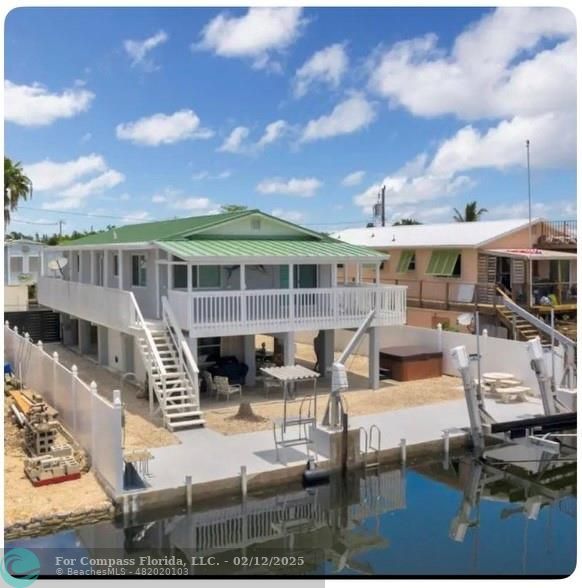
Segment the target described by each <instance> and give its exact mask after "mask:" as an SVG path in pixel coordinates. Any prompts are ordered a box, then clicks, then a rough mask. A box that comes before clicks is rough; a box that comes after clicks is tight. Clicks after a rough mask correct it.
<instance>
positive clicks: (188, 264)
mask: <svg viewBox="0 0 582 588" xmlns="http://www.w3.org/2000/svg"><path fill="white" fill-rule="evenodd" d="M51 249H52V250H58V251H59V252H60V254H61V255H62V256H64V257H66V258H67V259H68V263H67V265H66V266H65V268H64V270H63V272H62V275H61V274H60V272H51V271H49V270H47V268H46V267H43V276H42V277H41V278H40V280H39V284H38V298H39V303H41V304H43V305H45V306H48V307H50V308H53V309H55V310H57V311H59V312H60V313H62V316H61V322H62V324H63V339H64V342H65V343H68V344H70V345H77V346H78V347H79V350H80V351H81V352H82V353H87V354H93V355H94V356H95V358H96V359H97V360H98V361H99V362H100V363H102V364H104V365H107V366H109V367H110V368H113V369H115V370H119V371H120V372H136V373H137V374H138V376H139V377H140V378H142V379H145V375H146V374H147V375H148V379H149V384H150V397H151V398H153V396H155V397H156V398H157V400H158V401H159V404H160V408H161V410H162V412H163V416H164V421H165V422H166V424H167V425H168V426H169V427H170V428H175V427H178V426H189V425H192V424H195V423H196V422H200V414H201V413H200V398H199V389H198V364H202V365H204V363H205V361H206V358H207V357H208V355H209V354H210V353H212V352H215V353H219V354H221V355H235V356H237V357H238V358H239V359H240V360H241V361H243V362H244V363H245V364H246V365H247V366H248V367H249V372H248V374H247V377H246V383H247V384H250V385H252V384H254V380H255V376H256V367H255V365H256V364H255V351H256V350H255V336H256V335H257V334H271V335H273V336H275V337H277V339H278V340H279V341H280V342H281V343H282V346H283V350H284V351H283V354H284V362H285V364H287V365H289V364H292V363H294V333H295V332H297V331H305V330H312V329H318V330H321V331H323V335H322V337H321V338H322V340H323V351H322V354H321V355H322V356H323V358H324V361H323V363H324V364H326V365H329V364H330V363H331V362H332V360H333V348H334V345H333V337H334V331H335V330H336V329H345V328H356V327H358V326H359V325H360V324H361V323H362V322H363V320H364V318H365V317H366V316H367V315H368V314H369V312H370V310H372V309H374V310H375V317H374V320H373V322H372V326H371V328H370V357H371V358H372V359H371V361H370V366H371V367H370V385H371V387H373V388H377V387H378V345H377V341H378V339H377V328H378V327H380V326H387V325H400V324H403V323H404V322H405V316H406V300H405V296H406V290H405V288H404V287H400V286H394V285H390V286H386V285H384V286H381V285H379V284H364V283H361V284H360V283H357V282H352V283H350V284H346V283H341V284H340V283H338V279H337V275H338V267H339V266H342V265H344V264H347V263H349V264H350V265H351V264H355V265H357V266H361V267H362V268H363V267H364V266H366V267H368V266H371V267H373V268H374V271H376V272H379V267H380V264H381V263H382V262H383V261H384V260H386V259H387V257H388V256H387V255H386V254H383V253H379V252H376V251H373V250H370V249H368V248H366V247H360V246H354V245H350V244H348V243H343V242H341V241H338V240H336V239H332V238H330V237H328V236H325V235H322V234H320V233H316V232H314V231H311V230H308V229H306V228H303V227H300V226H298V225H295V224H292V223H289V222H286V221H283V220H281V219H278V218H274V217H272V216H269V215H267V214H265V213H262V212H260V211H258V210H247V211H243V212H237V213H229V214H216V215H209V216H200V217H191V218H183V219H175V220H169V221H161V222H153V223H144V224H136V225H128V226H125V227H121V228H116V229H113V230H110V231H107V232H103V233H98V234H95V235H91V236H87V237H83V238H81V239H78V240H76V241H72V242H69V243H66V244H62V245H60V246H59V247H53V248H51ZM362 274H363V271H362V272H360V275H362ZM151 398H150V402H151V401H152V400H151Z"/></svg>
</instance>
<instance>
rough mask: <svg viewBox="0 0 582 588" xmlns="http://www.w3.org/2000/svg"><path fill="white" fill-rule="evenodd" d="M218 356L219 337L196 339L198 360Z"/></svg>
mask: <svg viewBox="0 0 582 588" xmlns="http://www.w3.org/2000/svg"><path fill="white" fill-rule="evenodd" d="M219 357H220V337H201V338H200V339H198V361H199V362H202V361H205V360H207V359H210V360H212V359H218V358H219Z"/></svg>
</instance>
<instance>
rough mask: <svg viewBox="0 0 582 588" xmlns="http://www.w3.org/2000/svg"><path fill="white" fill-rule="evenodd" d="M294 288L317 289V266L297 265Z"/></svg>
mask: <svg viewBox="0 0 582 588" xmlns="http://www.w3.org/2000/svg"><path fill="white" fill-rule="evenodd" d="M293 287H294V288H317V266H316V265H296V266H295V267H294V276H293Z"/></svg>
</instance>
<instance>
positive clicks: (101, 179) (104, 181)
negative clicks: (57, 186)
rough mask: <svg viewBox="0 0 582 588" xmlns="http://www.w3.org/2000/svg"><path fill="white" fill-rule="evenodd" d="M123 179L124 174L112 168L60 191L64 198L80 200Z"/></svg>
mask: <svg viewBox="0 0 582 588" xmlns="http://www.w3.org/2000/svg"><path fill="white" fill-rule="evenodd" d="M124 180H125V176H124V175H123V174H122V173H120V172H118V171H116V170H114V169H109V170H107V171H105V172H103V173H102V174H100V175H98V176H96V177H94V178H91V179H90V180H87V181H86V182H77V183H76V184H73V185H72V186H70V187H69V188H67V189H66V190H65V191H64V192H62V195H63V196H64V197H65V198H71V199H74V200H79V201H81V200H84V199H85V198H87V197H88V196H91V195H93V194H101V193H102V192H105V191H106V190H109V189H111V188H114V187H115V186H117V185H118V184H120V183H121V182H123V181H124Z"/></svg>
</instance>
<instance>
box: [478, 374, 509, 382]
mask: <svg viewBox="0 0 582 588" xmlns="http://www.w3.org/2000/svg"><path fill="white" fill-rule="evenodd" d="M482 377H483V379H484V380H488V381H491V382H499V381H501V380H514V379H515V376H514V375H513V374H509V373H506V372H487V373H486V374H483V376H482Z"/></svg>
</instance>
